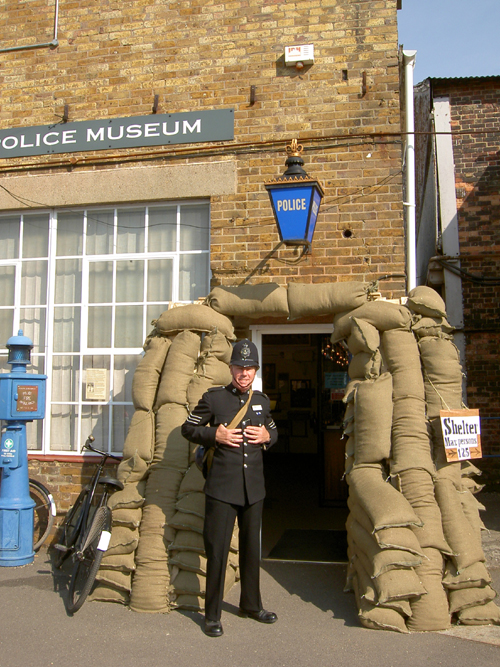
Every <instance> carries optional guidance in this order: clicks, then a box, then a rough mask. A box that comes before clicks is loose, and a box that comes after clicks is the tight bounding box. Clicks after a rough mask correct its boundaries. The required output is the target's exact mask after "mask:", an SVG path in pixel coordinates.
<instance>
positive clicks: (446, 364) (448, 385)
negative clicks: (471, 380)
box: [418, 336, 462, 419]
mask: <svg viewBox="0 0 500 667" xmlns="http://www.w3.org/2000/svg"><path fill="white" fill-rule="evenodd" d="M418 347H419V350H420V359H421V362H422V367H423V372H424V386H425V400H426V404H427V418H428V419H435V418H437V417H439V412H440V410H455V409H460V408H461V407H462V367H461V365H460V355H459V352H458V349H457V348H456V346H455V345H454V344H453V343H452V342H451V341H450V340H446V339H444V338H439V337H435V336H431V337H426V338H421V339H420V340H419V341H418Z"/></svg>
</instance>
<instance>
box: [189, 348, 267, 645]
mask: <svg viewBox="0 0 500 667" xmlns="http://www.w3.org/2000/svg"><path fill="white" fill-rule="evenodd" d="M258 368H259V357H258V352H257V348H256V347H255V345H254V344H253V343H252V342H251V341H249V340H246V339H245V340H242V341H239V342H238V343H236V344H235V345H234V347H233V352H232V356H231V361H230V363H229V369H230V371H231V376H232V382H231V384H228V385H227V386H226V387H214V388H213V389H209V390H208V391H207V392H206V393H205V394H203V396H202V398H201V400H200V402H199V403H198V405H197V406H196V408H195V409H194V410H193V412H192V413H191V414H190V415H189V417H188V419H187V420H186V422H185V423H184V424H183V426H182V435H183V436H184V437H185V438H186V439H187V440H189V441H190V442H194V443H196V444H200V445H203V446H204V447H206V448H209V447H213V448H215V449H214V455H213V459H212V464H211V467H210V470H209V471H208V475H207V481H206V484H205V525H204V531H203V539H204V542H205V552H206V554H207V590H206V595H205V626H204V631H205V634H207V635H208V636H209V637H220V636H221V635H222V634H223V629H222V624H221V621H220V618H221V609H222V598H223V595H224V578H225V574H226V565H227V557H228V554H229V547H230V544H231V536H232V533H233V527H234V521H235V519H236V517H237V518H238V526H239V565H240V576H241V593H240V615H241V616H244V617H245V618H246V617H250V618H253V619H254V620H256V621H259V622H260V623H274V622H275V621H277V620H278V617H277V616H276V614H274V613H273V612H270V611H266V610H265V609H263V607H262V600H261V597H260V530H261V521H262V508H263V505H264V496H265V495H266V491H265V487H264V467H263V461H262V451H263V450H265V449H267V448H268V447H270V446H271V445H273V444H274V443H275V442H276V440H277V439H278V432H277V430H276V425H275V423H274V421H273V419H272V417H271V412H270V404H269V399H268V397H267V396H266V395H265V394H263V393H262V392H260V391H254V392H253V393H252V394H251V396H250V394H249V392H250V390H251V387H252V383H253V381H254V378H255V374H256V372H257V370H258ZM249 397H250V398H249ZM245 404H247V408H246V412H245V413H244V416H243V417H242V419H241V422H240V423H239V424H237V428H227V427H228V426H230V425H231V421H232V420H233V418H234V417H235V416H236V415H237V413H238V412H239V411H240V410H241V408H242V407H243V406H244V405H245Z"/></svg>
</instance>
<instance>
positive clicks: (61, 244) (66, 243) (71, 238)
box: [56, 212, 83, 257]
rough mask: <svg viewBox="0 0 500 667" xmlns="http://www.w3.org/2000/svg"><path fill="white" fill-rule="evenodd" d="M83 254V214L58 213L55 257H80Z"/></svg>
mask: <svg viewBox="0 0 500 667" xmlns="http://www.w3.org/2000/svg"><path fill="white" fill-rule="evenodd" d="M82 253H83V212H81V213H58V215H57V250H56V255H57V256H58V257H61V256H62V255H81V254H82Z"/></svg>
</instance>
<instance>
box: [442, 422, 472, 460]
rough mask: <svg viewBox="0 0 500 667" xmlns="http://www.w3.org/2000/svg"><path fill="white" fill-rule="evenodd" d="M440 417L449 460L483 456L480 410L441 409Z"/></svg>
mask: <svg viewBox="0 0 500 667" xmlns="http://www.w3.org/2000/svg"><path fill="white" fill-rule="evenodd" d="M439 417H440V419H441V428H442V430H443V440H444V447H445V451H446V459H447V461H464V460H466V459H480V458H481V457H482V451H481V423H480V419H479V410H441V412H440V413H439Z"/></svg>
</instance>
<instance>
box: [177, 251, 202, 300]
mask: <svg viewBox="0 0 500 667" xmlns="http://www.w3.org/2000/svg"><path fill="white" fill-rule="evenodd" d="M208 292H209V289H208V253H203V254H202V255H181V256H180V262H179V299H180V300H181V301H195V300H196V299H198V298H200V297H205V296H207V294H208Z"/></svg>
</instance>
